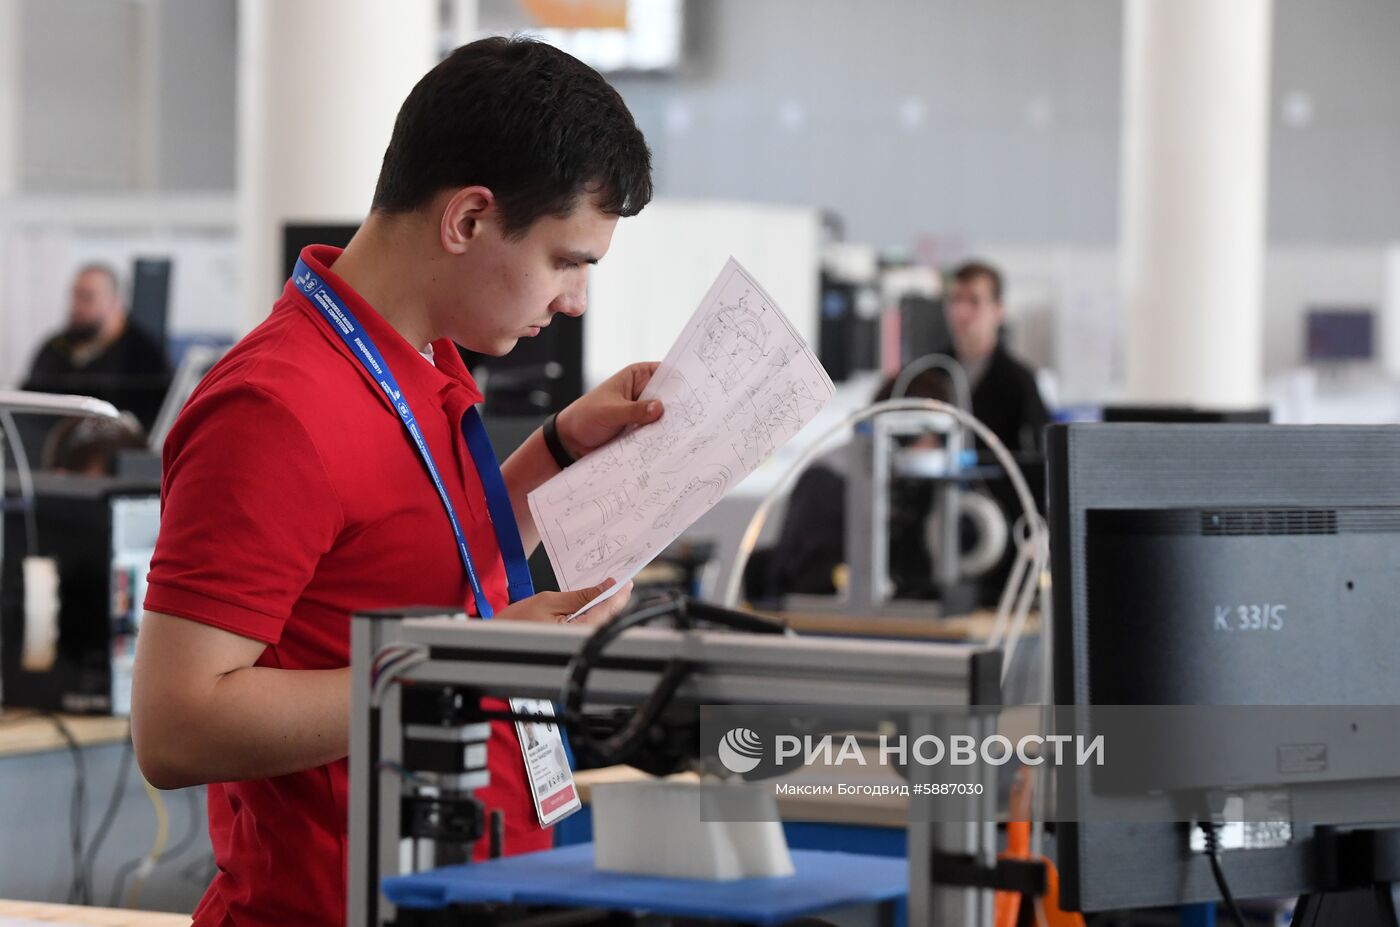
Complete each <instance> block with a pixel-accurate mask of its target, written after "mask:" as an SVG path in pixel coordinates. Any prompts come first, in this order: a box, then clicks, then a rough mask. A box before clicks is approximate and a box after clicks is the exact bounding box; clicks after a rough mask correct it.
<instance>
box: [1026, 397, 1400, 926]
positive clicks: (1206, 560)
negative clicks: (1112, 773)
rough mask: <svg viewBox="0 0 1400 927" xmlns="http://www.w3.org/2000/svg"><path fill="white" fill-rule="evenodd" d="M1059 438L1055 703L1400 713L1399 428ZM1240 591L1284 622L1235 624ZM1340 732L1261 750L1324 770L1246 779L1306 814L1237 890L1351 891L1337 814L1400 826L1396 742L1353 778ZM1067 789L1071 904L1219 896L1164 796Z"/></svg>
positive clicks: (1250, 855)
mask: <svg viewBox="0 0 1400 927" xmlns="http://www.w3.org/2000/svg"><path fill="white" fill-rule="evenodd" d="M1048 445H1049V449H1048V456H1049V459H1048V482H1049V522H1050V529H1051V567H1052V573H1053V576H1054V586H1053V588H1054V592H1053V611H1054V615H1055V622H1054V632H1053V633H1054V640H1053V648H1054V688H1055V700H1056V703H1057V704H1058V705H1061V706H1090V707H1091V708H1092V706H1107V705H1172V706H1180V705H1194V706H1200V705H1207V706H1222V705H1224V706H1261V705H1282V706H1343V707H1342V708H1341V709H1338V710H1337V712H1334V714H1336V713H1338V712H1340V713H1347V712H1351V711H1360V710H1361V709H1360V708H1357V707H1351V706H1400V646H1397V640H1396V636H1395V634H1396V604H1395V603H1397V602H1400V467H1397V466H1396V461H1397V460H1400V427H1335V426H1263V425H1230V424H1213V425H1128V424H1118V425H1103V424H1072V425H1055V426H1051V428H1050V429H1049V430H1048ZM1241 603H1254V604H1257V603H1273V604H1274V605H1281V606H1284V607H1285V608H1286V614H1287V615H1288V616H1289V618H1288V621H1287V622H1286V623H1282V622H1280V624H1281V625H1282V629H1278V628H1275V629H1270V628H1269V627H1267V624H1268V623H1267V622H1265V625H1266V626H1265V629H1264V630H1261V631H1258V632H1249V633H1244V632H1239V633H1233V634H1231V633H1222V632H1221V631H1220V629H1219V624H1220V617H1219V615H1220V612H1219V609H1221V608H1224V609H1226V611H1225V614H1226V616H1227V620H1229V621H1233V620H1234V611H1235V607H1236V606H1237V605H1238V604H1241ZM1270 607H1271V606H1267V605H1266V606H1264V607H1263V612H1264V613H1265V614H1267V613H1268V611H1269V609H1270ZM1330 710H1331V709H1329V711H1330ZM1289 717H1290V718H1291V717H1292V716H1291V715H1290V716H1289ZM1355 730H1356V728H1355V727H1354V726H1353V727H1352V731H1355ZM1185 733H1186V735H1187V739H1188V743H1189V737H1190V735H1191V733H1192V732H1191V731H1186V732H1185ZM1330 736H1332V735H1331V734H1327V733H1321V732H1319V731H1318V730H1315V729H1302V727H1298V728H1296V729H1292V730H1288V731H1286V732H1284V739H1290V738H1291V739H1292V741H1293V743H1292V745H1290V744H1288V743H1277V744H1275V743H1274V742H1272V741H1271V742H1270V743H1269V744H1268V748H1269V749H1268V751H1267V755H1268V756H1270V757H1271V758H1272V757H1273V756H1274V755H1275V754H1274V751H1275V748H1277V750H1278V751H1279V752H1278V753H1277V756H1278V757H1285V756H1287V755H1288V750H1289V749H1291V747H1292V746H1295V745H1297V744H1306V745H1309V746H1313V745H1320V746H1321V757H1322V759H1323V761H1322V763H1321V764H1320V765H1321V767H1323V768H1319V769H1312V770H1309V769H1288V770H1285V769H1283V767H1282V765H1280V766H1279V767H1278V768H1263V767H1260V768H1246V769H1242V770H1241V769H1235V770H1233V772H1232V773H1231V775H1232V776H1235V777H1237V779H1241V780H1243V781H1247V782H1260V783H1269V784H1270V787H1278V788H1283V789H1286V791H1287V795H1288V798H1289V801H1290V803H1291V804H1290V807H1291V809H1292V810H1291V812H1290V813H1291V814H1292V815H1293V816H1294V823H1293V826H1292V828H1291V833H1290V835H1289V837H1288V838H1287V840H1286V841H1284V842H1281V843H1276V844H1275V845H1272V846H1269V847H1268V848H1259V849H1242V850H1237V851H1231V852H1227V853H1225V854H1223V855H1224V860H1225V861H1224V867H1225V868H1226V869H1227V870H1228V883H1229V885H1230V888H1231V889H1232V891H1233V893H1234V895H1235V896H1236V897H1244V898H1248V897H1283V896H1293V895H1301V894H1306V893H1316V892H1323V891H1333V890H1336V888H1337V882H1338V880H1339V879H1342V880H1344V879H1345V878H1347V877H1349V876H1350V875H1351V874H1352V869H1354V868H1355V867H1351V868H1349V866H1348V865H1347V864H1344V863H1338V864H1336V865H1333V864H1334V863H1336V861H1335V860H1332V859H1331V858H1330V856H1329V854H1331V852H1332V851H1331V849H1330V847H1331V846H1332V844H1331V843H1328V842H1327V841H1330V840H1331V839H1332V835H1331V831H1329V830H1328V829H1327V828H1328V827H1329V826H1330V825H1337V826H1344V827H1355V826H1358V825H1365V824H1370V825H1375V826H1376V827H1383V826H1385V825H1387V824H1392V823H1393V822H1394V821H1400V752H1397V751H1394V750H1393V744H1392V745H1390V746H1391V749H1390V750H1389V751H1388V752H1389V754H1390V756H1389V757H1383V758H1382V760H1381V762H1380V764H1379V765H1372V766H1370V767H1368V768H1367V772H1366V774H1365V776H1364V778H1363V777H1358V779H1357V780H1353V781H1339V780H1338V779H1337V778H1336V777H1335V776H1332V775H1331V774H1330V773H1329V772H1328V770H1327V769H1326V768H1325V767H1326V765H1327V762H1326V758H1327V755H1328V753H1327V750H1328V740H1327V738H1329V737H1330ZM1331 747H1332V751H1333V755H1336V754H1337V753H1338V752H1340V749H1341V748H1340V746H1339V745H1338V744H1337V743H1335V742H1333V743H1332V744H1331ZM1183 752H1184V753H1185V755H1186V756H1187V757H1188V760H1189V761H1188V762H1185V763H1183V764H1182V768H1184V769H1186V771H1187V772H1189V773H1195V774H1196V775H1197V776H1198V778H1199V777H1204V780H1203V781H1197V782H1196V783H1195V785H1196V786H1197V787H1206V786H1210V785H1211V784H1212V783H1213V784H1214V785H1216V786H1219V787H1220V789H1221V790H1228V789H1229V788H1232V787H1234V783H1232V782H1231V781H1229V780H1227V779H1226V777H1225V775H1224V773H1223V772H1221V771H1220V768H1221V764H1220V762H1219V761H1220V759H1221V757H1220V756H1219V755H1217V754H1218V753H1219V751H1218V750H1217V751H1215V752H1214V753H1212V752H1211V751H1202V754H1201V755H1199V756H1195V757H1192V756H1190V753H1189V749H1188V750H1186V751H1183ZM1226 752H1229V751H1228V749H1227V750H1226ZM1251 755H1252V756H1254V755H1255V754H1251ZM1231 759H1238V757H1232V758H1231ZM1282 762H1283V761H1282V759H1280V760H1279V763H1280V764H1282ZM1179 771H1180V770H1177V771H1176V772H1179ZM1285 772H1286V773H1287V775H1282V774H1283V773H1285ZM1175 774H1176V773H1175V772H1173V771H1171V770H1167V771H1164V772H1163V773H1162V776H1163V777H1165V778H1166V779H1167V780H1170V779H1172V778H1173V776H1175ZM1212 776H1218V778H1215V779H1212V778H1211V777H1212ZM1280 781H1282V782H1283V783H1284V784H1283V785H1280V784H1279V783H1280ZM1059 784H1060V792H1059V799H1060V803H1061V806H1062V807H1064V806H1069V807H1073V808H1074V809H1075V822H1067V821H1062V822H1061V823H1060V824H1059V826H1058V829H1057V832H1056V836H1057V845H1058V853H1057V857H1058V858H1057V862H1058V865H1059V869H1060V876H1061V883H1060V884H1061V897H1062V901H1063V903H1064V905H1065V907H1067V908H1072V909H1076V910H1082V911H1105V910H1114V909H1122V908H1135V907H1155V906H1163V905H1176V904H1186V903H1194V902H1204V901H1213V900H1216V899H1217V898H1219V897H1220V896H1219V894H1218V891H1217V888H1216V884H1215V881H1214V878H1213V876H1212V872H1211V867H1210V864H1209V860H1208V858H1207V857H1206V856H1205V855H1203V854H1202V853H1200V852H1198V850H1194V849H1193V848H1192V840H1191V838H1192V827H1191V825H1190V824H1189V822H1186V821H1182V822H1179V823H1143V822H1142V821H1143V820H1144V819H1143V818H1142V817H1139V816H1137V815H1136V814H1135V812H1136V811H1138V810H1141V807H1142V803H1144V802H1152V801H1161V800H1163V799H1162V796H1161V795H1147V796H1128V795H1123V794H1112V793H1109V792H1107V791H1106V790H1104V789H1102V788H1099V787H1098V785H1097V784H1096V781H1095V779H1094V777H1093V776H1092V775H1089V774H1076V773H1075V772H1074V771H1073V770H1070V771H1069V772H1068V773H1066V772H1064V771H1063V770H1062V771H1061V775H1060V783H1059ZM1155 785H1157V786H1159V787H1161V788H1171V787H1172V786H1173V783H1172V782H1171V781H1164V782H1158V783H1155ZM1387 818H1390V820H1387ZM1130 822H1131V823H1130ZM1391 833H1392V834H1394V833H1395V832H1394V831H1393V830H1392V831H1391ZM1371 864H1372V865H1374V866H1375V867H1376V871H1375V872H1374V873H1373V874H1372V875H1374V878H1372V879H1371V881H1372V882H1376V883H1384V882H1396V881H1400V856H1391V857H1388V858H1382V859H1379V861H1376V860H1372V861H1371ZM1329 866H1330V867H1331V868H1330V869H1329ZM1311 897H1312V898H1321V897H1327V896H1323V895H1312V896H1311ZM1314 910H1315V909H1314ZM1309 922H1310V923H1312V922H1316V921H1309ZM1295 923H1297V922H1296V921H1295Z"/></svg>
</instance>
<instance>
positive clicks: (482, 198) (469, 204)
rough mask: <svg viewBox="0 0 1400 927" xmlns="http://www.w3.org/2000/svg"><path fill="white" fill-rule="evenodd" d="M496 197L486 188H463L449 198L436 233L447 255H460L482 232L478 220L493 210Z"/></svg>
mask: <svg viewBox="0 0 1400 927" xmlns="http://www.w3.org/2000/svg"><path fill="white" fill-rule="evenodd" d="M495 205H496V196H495V194H493V193H492V192H491V191H490V190H488V189H487V188H486V187H481V186H476V187H463V188H462V189H460V190H457V191H456V192H454V193H453V194H452V195H451V196H449V197H448V199H447V203H446V205H444V206H443V209H442V224H441V227H440V228H439V230H438V234H439V236H440V237H441V239H442V246H443V248H445V249H446V250H447V253H448V254H462V253H463V252H465V251H466V250H467V248H468V247H469V246H470V245H471V243H472V242H473V241H475V240H476V239H477V237H478V236H479V235H480V234H481V222H482V220H483V219H486V218H489V217H490V216H491V214H492V213H494V211H495Z"/></svg>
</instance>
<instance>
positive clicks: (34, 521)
mask: <svg viewBox="0 0 1400 927" xmlns="http://www.w3.org/2000/svg"><path fill="white" fill-rule="evenodd" d="M0 426H3V427H4V429H5V441H6V443H7V444H9V445H10V446H11V447H12V448H14V452H15V471H16V472H17V473H18V475H19V493H20V496H21V497H22V501H23V503H24V539H25V541H26V543H27V544H28V550H26V551H25V555H26V556H29V557H37V556H39V521H38V515H36V514H35V512H34V504H35V498H34V474H33V473H32V472H31V471H30V469H29V455H28V454H26V453H25V451H24V444H23V443H21V441H20V437H19V429H18V428H17V427H16V426H15V417H14V415H13V414H12V413H11V412H10V410H9V409H3V408H0ZM3 466H4V458H2V457H0V467H3ZM3 476H4V475H3V473H0V479H3ZM3 488H4V484H3V483H0V490H3ZM3 499H4V496H3V495H0V500H3Z"/></svg>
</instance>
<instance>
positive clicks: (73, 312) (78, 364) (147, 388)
mask: <svg viewBox="0 0 1400 927" xmlns="http://www.w3.org/2000/svg"><path fill="white" fill-rule="evenodd" d="M169 387H170V365H169V364H168V363H167V362H166V359H165V354H164V352H162V351H161V349H160V348H159V347H158V346H157V345H156V344H155V342H153V341H152V340H151V339H150V338H149V337H147V336H146V335H145V334H144V333H143V332H142V331H140V329H138V328H137V327H136V326H134V325H130V324H128V320H127V314H126V309H125V307H124V306H123V305H122V300H121V292H120V287H119V285H118V282H117V275H116V272H115V271H113V270H112V268H110V267H108V266H106V265H104V264H89V265H87V266H85V267H83V268H82V269H80V270H79V271H78V273H77V276H76V277H75V278H74V279H73V289H72V293H71V301H70V303H69V309H68V325H67V327H66V328H64V329H63V330H62V331H60V332H58V333H56V334H55V335H53V336H52V337H50V338H49V339H48V340H47V341H45V342H44V344H43V346H42V347H41V348H39V352H38V353H37V354H36V355H35V356H34V361H33V363H32V364H31V365H30V368H29V376H28V378H27V379H26V380H25V381H24V385H23V386H22V387H21V388H22V389H27V390H35V391H37V392H43V393H73V394H76V395H80V396H92V397H94V398H96V399H102V400H105V401H107V402H110V403H111V404H112V405H114V406H116V407H117V408H118V409H121V410H123V411H128V412H131V413H132V414H134V415H135V416H136V418H137V420H138V421H139V422H140V423H141V427H142V428H143V429H146V430H148V431H149V430H150V427H151V425H152V424H153V423H154V422H155V418H156V414H157V413H158V412H159V411H160V404H161V401H162V400H163V399H164V398H165V392H166V390H167V389H168V388H169Z"/></svg>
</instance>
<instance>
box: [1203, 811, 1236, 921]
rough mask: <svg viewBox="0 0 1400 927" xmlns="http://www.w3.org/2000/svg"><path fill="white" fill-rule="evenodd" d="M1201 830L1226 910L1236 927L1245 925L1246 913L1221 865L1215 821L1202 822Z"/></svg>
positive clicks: (1211, 868) (1218, 836)
mask: <svg viewBox="0 0 1400 927" xmlns="http://www.w3.org/2000/svg"><path fill="white" fill-rule="evenodd" d="M1201 831H1202V832H1203V833H1204V834H1205V837H1206V855H1207V856H1209V857H1210V870H1211V872H1213V873H1214V874H1215V887H1216V888H1218V889H1220V898H1221V900H1223V901H1224V902H1225V910H1227V911H1229V912H1230V917H1231V918H1232V919H1233V920H1234V922H1235V927H1245V922H1244V914H1243V913H1242V912H1241V911H1240V906H1239V905H1237V904H1235V896H1234V895H1232V894H1231V893H1230V884H1229V883H1228V882H1227V881H1225V870H1224V869H1222V868H1221V866H1220V835H1219V832H1218V831H1217V830H1216V827H1215V822H1214V821H1204V822H1202V823H1201Z"/></svg>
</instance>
